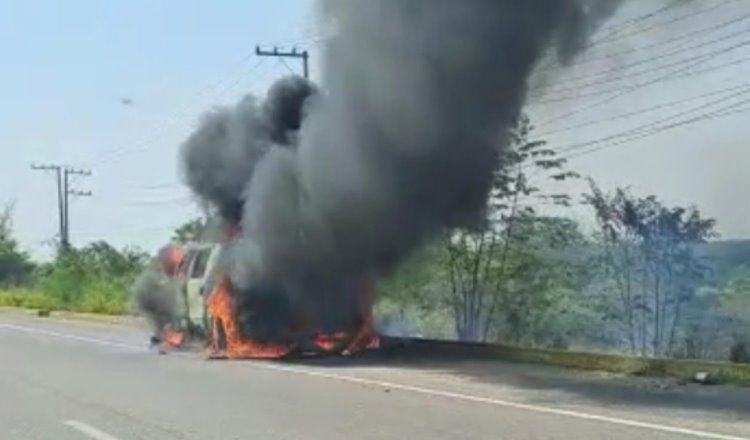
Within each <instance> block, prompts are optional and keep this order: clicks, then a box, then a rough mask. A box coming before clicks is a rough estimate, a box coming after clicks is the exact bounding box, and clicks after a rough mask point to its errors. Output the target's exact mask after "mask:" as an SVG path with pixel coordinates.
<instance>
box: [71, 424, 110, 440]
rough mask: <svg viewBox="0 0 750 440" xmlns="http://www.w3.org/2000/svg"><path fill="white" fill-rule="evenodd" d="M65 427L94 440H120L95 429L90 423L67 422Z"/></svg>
mask: <svg viewBox="0 0 750 440" xmlns="http://www.w3.org/2000/svg"><path fill="white" fill-rule="evenodd" d="M63 425H66V426H69V427H71V428H73V429H75V430H76V431H78V432H80V433H81V434H83V435H85V436H87V437H89V438H93V439H94V440H120V439H118V438H117V437H115V436H114V435H112V434H108V433H106V432H104V431H102V430H100V429H98V428H94V427H93V426H91V425H89V424H88V423H84V422H81V421H78V420H65V421H64V422H63Z"/></svg>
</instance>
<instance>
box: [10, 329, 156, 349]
mask: <svg viewBox="0 0 750 440" xmlns="http://www.w3.org/2000/svg"><path fill="white" fill-rule="evenodd" d="M0 328H7V329H10V330H15V331H19V332H24V333H31V334H37V335H44V336H52V337H55V338H60V339H69V340H72V341H79V342H88V343H89V344H97V345H104V346H108V347H118V348H126V349H128V350H141V351H143V350H144V347H141V346H138V345H133V344H125V343H122V342H117V341H112V340H109V339H99V338H91V337H88V336H79V335H73V334H70V333H61V332H56V331H53V330H45V329H41V328H34V327H24V326H21V325H15V324H5V323H0Z"/></svg>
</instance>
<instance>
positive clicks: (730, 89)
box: [537, 84, 750, 136]
mask: <svg viewBox="0 0 750 440" xmlns="http://www.w3.org/2000/svg"><path fill="white" fill-rule="evenodd" d="M747 87H750V84H742V85H738V86H733V87H727V88H723V89H720V90H714V91H711V92H707V93H702V94H700V95H696V96H691V97H688V98H683V99H678V100H674V101H669V102H664V103H661V104H657V105H653V106H649V107H642V108H639V109H638V110H633V111H628V112H625V113H619V114H616V115H613V116H610V117H607V118H601V119H594V120H591V121H586V122H583V123H580V124H574V125H568V126H565V127H560V128H556V129H552V130H547V131H542V132H540V133H537V136H548V135H550V134H555V133H561V132H565V131H570V130H575V129H578V128H584V127H589V126H592V125H598V124H603V123H606V122H611V121H616V120H619V119H627V118H630V117H632V116H639V115H642V114H644V113H649V112H652V111H655V110H661V109H664V108H670V107H675V106H679V105H681V104H685V103H688V102H692V101H697V100H699V99H703V98H708V97H710V96H716V95H720V94H726V93H730V92H733V91H737V90H742V89H745V88H747Z"/></svg>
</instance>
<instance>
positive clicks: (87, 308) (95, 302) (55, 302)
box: [0, 286, 128, 315]
mask: <svg viewBox="0 0 750 440" xmlns="http://www.w3.org/2000/svg"><path fill="white" fill-rule="evenodd" d="M0 307H16V308H23V309H33V310H40V311H42V312H52V311H67V312H83V313H94V314H102V315H123V314H125V313H127V311H128V304H127V299H126V294H125V293H124V292H122V293H120V292H116V291H112V290H107V289H105V288H103V286H87V288H85V289H84V291H83V292H82V294H81V295H80V296H78V297H76V298H75V300H68V301H63V300H61V299H59V298H56V297H55V296H54V295H50V294H48V293H44V292H43V291H41V290H34V289H25V288H14V289H2V290H0Z"/></svg>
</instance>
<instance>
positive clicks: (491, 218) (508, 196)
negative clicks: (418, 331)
mask: <svg viewBox="0 0 750 440" xmlns="http://www.w3.org/2000/svg"><path fill="white" fill-rule="evenodd" d="M532 131H533V127H532V125H531V123H530V121H529V119H528V118H527V117H525V116H522V117H521V118H520V119H519V121H518V124H517V127H516V128H515V129H514V130H513V131H512V132H511V133H509V134H508V136H509V146H508V148H505V149H504V150H503V151H501V154H500V160H499V162H498V168H497V170H496V172H495V176H494V181H493V188H492V191H491V194H490V196H489V198H488V202H487V206H486V209H485V212H484V215H483V221H482V222H481V224H479V225H477V226H476V227H474V228H471V229H459V230H453V231H449V232H447V233H446V234H445V235H444V237H443V239H442V243H443V249H444V252H443V259H442V260H443V264H442V266H443V267H444V272H445V274H446V278H447V282H448V286H449V298H448V303H449V306H450V309H451V312H452V315H453V318H454V324H455V331H456V334H457V336H458V338H459V339H460V340H466V341H481V340H485V339H486V338H487V337H488V334H489V332H490V330H491V329H492V327H493V325H494V324H495V321H496V319H497V313H496V312H497V307H498V305H499V303H500V301H501V298H503V297H504V296H505V297H507V296H508V295H509V293H508V291H507V288H508V286H510V279H511V278H512V276H515V274H516V273H517V271H518V270H521V269H519V268H523V269H525V270H533V269H534V267H533V265H529V264H525V265H524V264H521V263H520V254H517V252H518V251H519V249H520V248H519V246H520V244H521V241H522V240H519V237H518V236H517V232H518V231H519V230H520V229H522V226H523V225H524V224H529V223H530V222H533V221H534V218H535V216H536V211H535V209H534V206H533V204H532V203H530V202H537V203H538V202H540V201H551V202H552V203H555V204H559V205H567V204H568V203H569V198H568V197H567V196H565V195H560V194H551V195H550V194H543V193H541V191H540V189H539V188H537V187H536V186H534V184H533V183H532V182H531V178H530V176H529V175H528V174H527V173H528V171H530V170H535V171H536V172H537V173H535V175H536V174H546V175H547V176H548V177H550V178H552V179H555V180H559V181H562V180H565V179H568V178H573V177H576V174H575V173H572V172H567V171H564V170H563V168H564V165H565V162H566V161H565V159H563V158H558V157H557V155H556V153H555V152H554V151H553V150H551V149H548V148H545V146H546V142H545V141H539V140H538V141H532V140H529V136H530V134H531V132H532ZM514 256H518V259H516V260H515V262H513V260H514ZM511 267H513V268H514V270H512V271H511V270H510V269H511ZM511 272H512V273H511ZM503 289H506V291H505V292H503Z"/></svg>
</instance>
